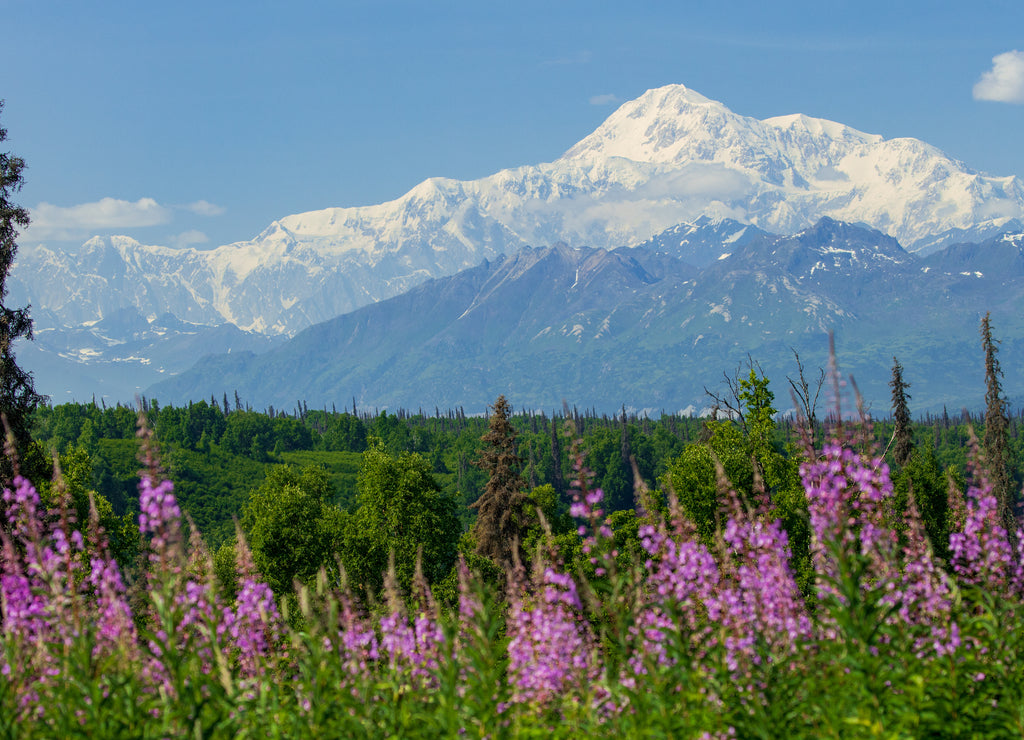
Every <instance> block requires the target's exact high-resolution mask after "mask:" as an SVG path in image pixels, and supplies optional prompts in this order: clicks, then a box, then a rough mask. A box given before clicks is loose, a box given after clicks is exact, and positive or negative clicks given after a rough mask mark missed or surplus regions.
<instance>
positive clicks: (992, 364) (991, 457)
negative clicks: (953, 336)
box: [981, 313, 1015, 532]
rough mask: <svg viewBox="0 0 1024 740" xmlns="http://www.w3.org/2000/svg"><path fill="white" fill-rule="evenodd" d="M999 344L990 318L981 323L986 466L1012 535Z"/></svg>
mask: <svg viewBox="0 0 1024 740" xmlns="http://www.w3.org/2000/svg"><path fill="white" fill-rule="evenodd" d="M998 345H999V340H998V339H993V338H992V325H991V323H990V319H989V314H988V313H986V314H985V317H984V318H983V319H982V320H981V346H982V348H983V349H984V350H985V439H984V447H985V463H986V465H987V467H988V475H989V482H990V483H991V484H992V493H993V494H994V495H995V497H996V500H997V501H998V502H999V513H1000V515H1001V516H1002V518H1003V521H1004V523H1005V524H1006V525H1007V527H1008V530H1007V531H1009V532H1013V531H1014V529H1015V527H1014V526H1013V512H1012V509H1011V504H1012V502H1011V495H1012V492H1011V486H1012V483H1011V480H1012V478H1011V472H1010V437H1009V427H1010V422H1009V419H1008V418H1007V415H1006V406H1007V402H1006V398H1005V397H1004V396H1003V387H1002V380H1001V378H1002V377H1003V371H1002V369H1000V367H999V359H998V358H997V357H996V355H997V354H998V352H999V346H998Z"/></svg>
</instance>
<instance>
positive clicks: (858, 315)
mask: <svg viewBox="0 0 1024 740" xmlns="http://www.w3.org/2000/svg"><path fill="white" fill-rule="evenodd" d="M1022 241H1024V235H1022V236H1018V237H1015V238H1011V239H1007V240H1005V241H1004V242H1002V243H1004V244H1009V245H1012V246H1013V248H1014V249H1016V250H1017V252H1018V254H1020V249H1021V246H1022V245H1021V242H1022ZM956 249H958V248H950V250H947V251H946V252H945V253H944V254H945V255H946V256H947V258H948V259H950V260H952V261H953V262H954V263H955V264H954V267H953V269H950V268H949V267H948V266H946V265H940V264H939V262H940V261H941V260H942V257H941V256H940V255H935V256H934V257H933V258H929V259H923V258H921V257H919V256H915V255H913V254H910V253H908V252H906V251H905V250H903V249H902V247H900V245H899V243H898V242H897V241H896V240H895V239H893V238H891V237H889V236H887V235H884V234H882V233H880V232H878V231H874V230H870V229H866V228H863V227H858V226H852V225H849V224H844V223H841V222H836V221H833V220H831V219H822V220H821V221H819V222H818V223H817V224H815V225H814V226H812V227H810V228H809V229H806V230H804V231H802V232H800V233H798V234H796V235H794V236H790V237H779V236H773V235H768V234H764V235H759V236H757V237H756V238H753V239H751V240H750V241H749V242H748V243H746V244H743V245H741V246H739V247H738V248H736V249H735V251H733V252H732V253H729V254H726V256H724V257H722V258H721V259H716V260H715V261H714V262H712V263H710V264H708V265H707V266H706V267H704V268H703V269H699V268H696V267H694V266H692V265H689V264H687V263H685V262H683V261H681V260H679V259H677V258H675V257H672V256H668V255H664V254H659V253H657V252H653V251H650V250H648V249H645V248H638V249H619V250H615V251H607V250H601V249H589V248H571V247H567V246H565V245H559V246H556V247H551V248H546V249H525V250H523V251H521V252H519V253H517V254H515V255H511V256H508V257H500V258H498V259H496V260H493V261H489V262H486V263H484V264H483V265H481V266H479V267H475V268H471V269H469V270H466V271H464V272H461V273H458V274H457V275H455V276H451V277H447V278H441V279H436V280H431V281H428V282H427V283H424V284H422V285H420V286H418V287H416V288H414V289H412V290H410V291H408V292H407V293H405V294H403V295H401V296H397V297H395V298H392V299H390V300H387V301H382V302H380V303H377V304H374V305H372V306H366V307H364V308H362V309H359V310H357V311H354V312H352V313H350V314H346V315H344V316H341V317H338V318H336V319H333V320H331V321H328V322H324V323H322V324H319V325H317V326H314V327H312V328H310V329H308V330H306V331H304V332H301V333H299V334H298V335H297V336H296V337H295V338H293V339H292V340H290V341H289V342H287V343H285V344H283V345H281V346H280V347H277V348H275V349H273V350H271V351H269V352H266V353H263V354H260V355H256V354H244V353H243V354H236V353H233V354H231V355H221V356H217V357H210V358H206V359H205V360H204V361H202V362H200V363H199V364H198V365H197V366H196V367H195V368H194V369H192V370H190V371H188V372H185V373H182V374H181V375H180V376H177V377H175V378H172V379H169V380H167V381H166V382H163V383H161V384H159V385H157V386H155V387H154V388H152V389H151V393H152V394H154V395H156V396H157V397H159V398H164V399H167V400H170V401H183V400H185V399H188V398H200V397H208V396H209V395H210V394H211V393H212V394H214V395H218V394H221V393H224V392H227V393H228V394H229V395H230V394H231V393H233V392H234V391H238V392H239V393H240V394H241V395H242V396H243V397H244V398H246V399H250V400H251V401H252V402H254V403H255V404H257V405H265V404H273V405H275V406H277V407H279V408H290V407H291V406H292V405H294V403H295V401H296V400H297V399H299V398H301V399H303V400H306V401H308V403H309V404H310V405H330V404H332V403H336V402H347V401H348V400H350V399H352V398H354V399H355V400H356V402H357V403H358V405H359V406H360V407H373V406H378V407H387V408H392V409H394V408H396V407H398V406H404V407H406V408H413V409H415V408H417V407H420V406H422V407H424V408H432V407H433V406H434V405H438V406H440V407H441V408H445V407H448V406H452V405H455V406H458V405H465V406H466V407H467V409H469V408H472V409H474V410H479V411H482V410H483V408H484V406H485V405H486V404H487V403H489V402H491V401H493V397H494V396H496V395H497V394H498V393H505V394H506V395H508V396H509V397H510V398H512V399H514V400H515V403H516V404H517V405H520V406H525V407H533V408H548V409H550V408H559V407H560V406H561V402H562V399H565V400H568V401H569V402H571V403H575V404H578V405H580V406H586V407H590V406H593V407H595V408H597V409H599V410H604V411H609V412H610V411H613V410H615V409H616V408H618V407H619V406H621V405H622V404H625V405H626V406H627V407H630V408H633V409H648V410H651V411H653V412H657V411H658V410H659V409H665V410H672V411H678V410H685V409H690V410H697V411H699V410H700V409H701V408H703V407H705V406H706V404H707V400H706V395H705V393H704V386H705V385H710V386H714V385H715V384H716V383H717V381H718V379H720V378H721V374H722V372H726V371H732V370H733V369H734V368H735V367H736V365H737V364H739V363H740V362H743V361H745V359H746V358H747V355H748V353H749V354H750V356H752V357H753V358H755V359H757V360H758V361H759V362H761V364H762V366H763V367H764V368H765V370H766V371H767V372H768V373H769V377H771V378H772V379H773V380H774V381H775V386H774V387H775V390H776V393H778V394H779V402H780V404H782V405H783V406H785V405H786V404H787V396H786V384H785V377H786V376H787V375H791V374H793V373H794V371H795V365H794V363H793V357H792V350H794V349H795V350H797V351H798V352H799V353H800V355H801V357H802V358H803V359H804V361H805V364H808V365H810V366H811V367H815V366H817V365H825V364H826V362H827V358H826V356H825V355H826V352H827V333H828V332H829V331H834V332H835V333H836V338H837V342H838V346H839V350H840V361H841V362H842V364H843V366H844V369H846V370H848V371H852V372H853V373H854V375H855V377H856V378H857V380H858V382H859V383H860V387H861V388H862V390H863V391H864V392H865V395H866V396H867V397H868V398H869V400H873V401H874V402H875V403H876V405H880V406H881V408H882V410H883V412H884V409H885V408H887V398H888V395H887V392H888V391H887V385H886V384H887V382H888V379H889V370H890V368H891V366H892V358H893V356H894V355H896V356H899V358H900V361H901V362H902V363H903V364H904V366H905V367H906V372H907V379H908V380H909V381H911V382H912V383H913V384H914V388H913V397H914V405H915V409H919V410H922V411H923V410H925V409H937V408H941V407H942V405H944V404H946V405H949V406H950V407H951V408H952V409H954V410H958V409H959V408H960V407H961V406H962V405H965V404H967V405H972V406H976V405H978V404H980V402H981V401H980V399H981V398H983V395H984V386H983V378H984V371H983V368H982V358H981V356H980V351H979V350H978V348H977V347H976V345H977V344H978V341H977V322H978V319H979V308H978V307H979V306H985V305H990V306H991V307H992V311H993V322H994V326H995V327H996V328H997V331H1000V332H1003V334H1002V336H1004V337H1009V336H1021V334H1020V330H1021V329H1022V328H1024V327H1022V323H1024V322H1022V319H1021V318H1019V317H1021V316H1024V313H1022V312H1021V310H1020V309H1022V308H1024V305H1021V304H1022V303H1024V291H1021V290H1020V287H1022V286H1024V269H1020V268H1018V269H1017V270H1016V271H1015V272H1013V273H1010V272H1008V271H1004V272H1002V273H1001V274H1000V275H998V276H992V277H984V276H981V277H979V276H978V275H977V274H975V272H974V271H964V270H960V269H958V268H959V267H961V266H962V264H961V263H959V262H958V261H957V260H956V258H955V257H953V256H952V255H953V254H954V253H955V250H956ZM993 295H1000V296H1001V297H1000V298H999V300H995V301H994V300H993ZM1021 350H1022V347H1021V346H1020V343H1019V342H1015V341H1008V342H1004V345H1003V351H1004V355H1005V359H1004V368H1006V369H1007V378H1008V383H1009V382H1010V380H1011V379H1012V380H1014V381H1019V380H1022V379H1024V372H1022V371H1020V370H1018V369H1017V367H1019V366H1021V365H1020V363H1016V362H1015V360H1017V359H1024V358H1020V357H1019V356H1020V355H1021V354H1022V352H1021ZM1011 363H1012V364H1011ZM975 376H976V377H975ZM972 377H974V378H975V380H976V383H974V384H973V385H971V384H970V383H965V379H966V378H972ZM972 389H973V395H974V396H977V398H973V396H972ZM972 399H973V400H972Z"/></svg>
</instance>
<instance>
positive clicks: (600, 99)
mask: <svg viewBox="0 0 1024 740" xmlns="http://www.w3.org/2000/svg"><path fill="white" fill-rule="evenodd" d="M618 102H619V98H618V97H617V96H616V95H613V94H612V93H605V94H604V95H594V96H592V97H591V98H590V104H591V105H611V104H612V103H618Z"/></svg>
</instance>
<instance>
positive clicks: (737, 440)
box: [662, 421, 754, 545]
mask: <svg viewBox="0 0 1024 740" xmlns="http://www.w3.org/2000/svg"><path fill="white" fill-rule="evenodd" d="M708 429H709V430H710V432H711V437H710V438H709V439H708V441H707V442H705V443H696V444H691V445H689V446H688V447H687V448H686V449H685V450H683V454H682V455H680V456H679V458H677V459H676V460H675V462H674V463H672V465H671V466H670V467H669V469H668V473H667V474H666V475H665V478H664V479H663V481H662V487H663V488H666V489H670V490H672V491H674V492H675V495H676V497H677V498H678V499H679V503H680V505H681V506H682V507H683V511H685V512H686V515H687V516H688V517H689V518H690V519H691V520H692V521H693V523H694V525H696V527H697V533H698V534H699V535H700V538H701V541H702V542H704V543H705V544H708V545H710V544H711V543H712V541H713V540H714V535H715V532H716V530H717V529H718V511H719V507H720V504H721V502H720V500H719V490H718V489H719V485H718V475H717V470H716V467H715V462H716V460H717V461H718V463H719V464H721V465H722V467H723V468H724V470H725V475H726V477H727V478H728V480H729V482H730V483H731V484H732V486H733V487H734V488H735V489H736V490H737V492H739V493H740V494H741V495H746V496H748V497H749V496H750V495H751V491H752V489H753V482H754V474H753V470H752V468H751V465H750V456H749V455H748V454H747V443H746V441H745V440H744V438H743V434H742V433H741V432H740V430H739V428H738V427H737V426H735V425H734V424H732V423H731V422H727V421H726V422H723V421H718V422H708Z"/></svg>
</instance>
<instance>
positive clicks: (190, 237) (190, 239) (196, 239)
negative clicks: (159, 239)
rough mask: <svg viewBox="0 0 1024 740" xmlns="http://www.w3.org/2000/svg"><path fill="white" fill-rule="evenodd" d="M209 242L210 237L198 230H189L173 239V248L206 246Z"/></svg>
mask: <svg viewBox="0 0 1024 740" xmlns="http://www.w3.org/2000/svg"><path fill="white" fill-rule="evenodd" d="M208 241H210V237H208V236H207V235H206V234H204V233H203V232H201V231H199V230H197V229H189V230H188V231H183V232H182V233H180V234H177V235H176V236H173V237H171V246H174V247H179V248H184V247H191V246H193V245H195V244H206V242H208Z"/></svg>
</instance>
